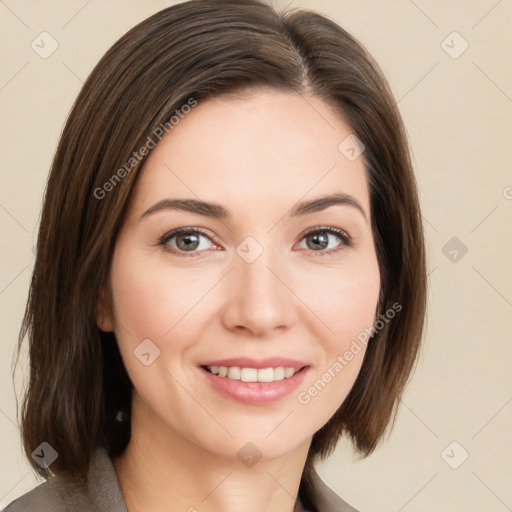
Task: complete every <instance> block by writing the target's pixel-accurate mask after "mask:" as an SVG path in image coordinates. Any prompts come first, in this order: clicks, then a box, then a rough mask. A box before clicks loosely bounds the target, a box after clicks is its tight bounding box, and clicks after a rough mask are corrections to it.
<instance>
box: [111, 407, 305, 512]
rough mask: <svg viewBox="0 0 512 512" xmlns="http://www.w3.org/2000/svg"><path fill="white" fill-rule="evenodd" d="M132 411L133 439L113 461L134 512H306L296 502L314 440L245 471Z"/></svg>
mask: <svg viewBox="0 0 512 512" xmlns="http://www.w3.org/2000/svg"><path fill="white" fill-rule="evenodd" d="M135 402H136V401H135V400H134V404H133V406H132V419H131V438H130V442H129V443H128V446H127V447H126V449H125V451H124V452H123V453H122V454H121V455H120V456H119V457H116V458H114V459H113V463H114V467H115V470H116V473H117V477H118V480H119V484H120V486H121V490H122V492H123V496H124V499H125V502H126V506H127V509H128V511H129V512H143V511H147V510H151V511H154V512H160V511H162V512H164V511H165V512H169V511H180V512H181V511H186V512H199V511H200V512H215V511H218V510H222V511H223V512H235V511H239V510H244V512H261V510H265V511H266V512H302V511H304V508H302V505H301V503H300V500H298V499H297V494H298V489H299V484H300V479H301V475H302V470H303V468H304V464H305V461H306V457H307V452H308V449H309V445H310V442H311V439H308V440H307V441H306V442H304V443H303V444H302V445H300V446H298V447H297V448H296V449H295V450H294V451H293V452H291V453H288V454H286V455H285V456H283V457H279V458H273V459H270V458H265V457H263V458H262V459H260V460H259V461H258V462H257V463H256V464H254V465H252V466H251V467H246V466H245V465H244V464H242V463H241V461H240V460H238V458H236V457H235V458H231V457H221V456H219V455H218V454H216V453H213V451H208V450H206V449H204V447H201V446H198V445H197V444H195V443H193V442H191V441H190V440H188V439H187V438H186V437H184V436H183V435H181V434H180V433H179V432H176V431H175V430H173V429H171V428H170V427H169V426H168V425H162V424H161V423H160V422H159V420H158V419H157V418H155V417H154V416H153V417H151V421H150V422H148V419H147V417H146V416H145V414H143V413H141V411H140V407H137V406H136V403H135Z"/></svg>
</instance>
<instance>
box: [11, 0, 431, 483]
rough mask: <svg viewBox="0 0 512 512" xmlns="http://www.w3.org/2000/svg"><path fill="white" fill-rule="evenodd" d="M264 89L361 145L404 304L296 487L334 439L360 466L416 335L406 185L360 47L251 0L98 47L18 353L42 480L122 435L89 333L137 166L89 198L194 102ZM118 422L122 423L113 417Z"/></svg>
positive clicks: (387, 117) (109, 368)
mask: <svg viewBox="0 0 512 512" xmlns="http://www.w3.org/2000/svg"><path fill="white" fill-rule="evenodd" d="M258 87H269V88H273V89H277V90H280V91H287V92H292V93H299V94H304V93H308V94H312V95H315V96H317V97H319V98H321V99H322V100H324V101H325V102H327V103H328V104H329V105H331V106H332V108H334V109H335V110H336V111H337V112H338V113H339V114H340V115H342V116H343V118H344V119H345V120H346V121H347V122H348V123H349V125H350V127H351V129H352V130H353V133H354V134H355V135H356V136H357V137H358V138H359V139H360V140H361V141H362V142H363V143H364V145H365V152H364V159H365V169H366V172H367V180H368V185H369V192H370V203H371V217H372V231H373V236H374V240H375V246H376V251H377V257H378V263H379V268H380V273H381V295H380V303H379V309H380V312H384V311H386V310H388V309H389V308H391V307H392V304H394V303H399V304H400V305H402V306H403V309H402V311H401V312H400V313H399V314H398V315H396V317H395V318H394V319H393V320H392V321H390V322H386V324H385V326H384V327H383V328H382V329H381V330H379V331H378V332H376V333H375V334H374V336H373V337H372V339H371V340H370V342H369V344H368V348H367V351H366V354H365V358H364V361H363V365H362V368H361V371H360V373H359V375H358V377H357V380H356V382H355V384H354V386H353V388H352V390H351V391H350V393H349V395H348V397H347V398H346V400H345V401H344V402H343V404H342V405H341V407H340V408H339V410H338V411H337V412H336V413H335V414H334V416H333V417H332V418H331V419H330V420H329V421H328V422H327V423H326V424H325V425H324V426H323V427H322V428H321V429H320V430H319V431H318V432H316V433H315V434H314V436H313V441H312V444H311V447H310V450H309V454H308V458H307V461H306V466H305V468H304V472H303V478H302V483H301V485H302V486H303V487H301V489H303V490H304V492H308V489H309V487H308V485H309V483H308V482H309V478H308V475H309V474H310V471H311V469H312V467H313V463H314V461H315V460H316V459H317V458H322V457H325V456H327V455H328V454H329V453H330V452H331V451H332V450H333V449H334V447H335V445H336V443H337V441H338V439H339V437H340V436H341V435H342V434H343V433H345V434H347V435H349V436H350V438H351V439H352V440H353V442H354V445H355V447H356V449H357V450H358V451H359V453H360V454H361V455H363V456H366V455H368V454H369V453H371V452H372V451H373V450H374V448H375V446H376V445H377V443H378V441H379V439H380V438H381V437H382V435H383V433H384V431H385V429H386V427H387V425H388V424H389V423H390V420H391V419H392V418H393V420H394V417H395V414H396V406H397V404H398V402H399V399H400V396H401V393H402V392H403V389H404V386H405V383H406V381H407V379H408V378H409V375H410V373H411V371H412V368H413V366H414V363H415V361H416V358H417V353H418V349H419V346H420V342H421V338H422V331H423V324H424V316H425V308H426V269H425V248H424V239H423V228H422V221H421V214H420V207H419V200H418V195H417V189H416V183H415V178H414V175H413V170H412V164H411V160H410V155H409V150H408V145H407V139H406V134H405V130H404V127H403V124H402V120H401V117H400V114H399V112H398V108H397V106H396V102H395V101H394V99H393V96H392V94H391V91H390V89H389V86H388V84H387V82H386V80H385V78H384V76H383V75H382V72H381V71H380V69H379V67H378V66H377V64H376V63H375V62H374V60H373V58H372V57H371V56H370V55H369V54H368V53H367V51H366V50H365V49H364V47H363V46H362V45H361V44H360V43H359V42H357V41H356V40H355V39H354V38H353V37H352V36H351V35H349V34H348V33H347V32H346V31H345V30H344V29H343V28H341V27H340V26H339V25H337V24H336V23H334V22H333V21H330V20H329V19H328V18H326V17H325V16H322V15H320V14H316V13H313V12H311V11H304V10H294V11H288V12H284V13H278V12H276V11H275V10H274V9H273V8H272V7H270V6H269V5H267V4H266V3H264V2H263V1H258V0H192V1H189V2H185V3H181V4H178V5H175V6H172V7H169V8H166V9H164V10H162V11H160V12H158V13H156V14H155V15H153V16H151V17H149V18H148V19H146V20H144V21H143V22H141V23H139V24H138V25H137V26H135V27H134V28H132V29H131V30H130V31H129V32H127V33H126V34H125V35H124V36H123V37H121V39H119V41H117V42H116V43H115V44H114V45H113V46H112V48H110V50H108V52H107V53H106V54H105V55H104V56H103V58H102V59H101V60H100V62H99V63H98V64H97V65H96V67H95V68H94V70H93V71H92V73H91V74H90V76H89V77H88V79H87V81H86V82H85V84H84V86H83V88H82V90H81V92H80V94H79V95H78V97H77V99H76V101H75V104H74V106H73V108H72V110H71V113H70V115H69V117H68V119H67V121H66V124H65V127H64V130H63V132H62V135H61V138H60V142H59V145H58V147H57V151H56V154H55V157H54V161H53V164H52V167H51V172H50V176H49V180H48V184H47V189H46V193H45V199H44V207H43V211H42V217H41V224H40V229H39V237H38V241H37V257H36V262H35V266H34V270H33V274H32V281H31V284H30V291H29V297H28V302H27V308H26V311H25V316H24V320H23V324H22V328H21V331H20V338H19V344H18V358H19V353H20V349H21V343H22V341H23V339H24V338H25V337H26V336H27V335H28V341H29V356H30V381H29V385H28V387H27V390H26V394H25V396H24V397H23V410H22V420H21V423H22V437H23V445H24V446H23V447H24V450H25V452H26V454H27V458H28V460H29V461H30V462H31V464H32V465H33V467H34V468H35V470H37V472H38V473H39V474H41V475H43V476H44V477H46V478H48V477H49V476H51V474H52V472H53V473H65V474H68V475H70V476H72V477H73V478H77V479H78V480H79V481H82V482H85V481H86V473H87V468H88V466H89V462H90V459H91V455H92V453H93V451H94V449H95V448H96V447H97V446H99V445H101V444H103V445H105V446H107V447H108V449H109V450H110V454H111V455H112V456H114V455H117V454H119V453H121V452H122V451H123V450H124V449H125V447H126V445H127V443H128V441H129V438H130V411H131V389H132V384H131V382H130V379H129V378H128V375H127V373H126V371H125V369H124V366H123V363H122V360H121V357H120V354H119V351H118V348H117V343H116V339H115V336H114V335H113V334H112V333H104V332H101V331H100V330H99V329H98V327H97V325H96V312H97V301H98V294H99V291H100V289H101V288H102V287H103V286H104V285H105V283H107V282H108V276H109V269H110V262H111V256H112V254H113V249H114V245H115V241H116V235H117V233H118V231H119V228H120V226H121V223H122V221H123V214H124V212H125V211H126V207H127V203H128V201H129V199H130V192H131V189H132V188H133V185H134V183H135V180H136V178H137V174H138V171H139V169H140V167H141V165H142V163H143V161H144V159H143V158H142V159H141V160H140V161H137V162H136V163H135V164H133V165H132V167H131V168H130V169H129V171H127V172H126V173H124V175H123V179H122V181H121V182H119V183H116V186H113V187H111V188H112V189H111V190H109V192H108V193H106V194H103V196H104V197H102V198H101V199H100V198H98V194H97V193H95V191H97V190H98V189H101V188H102V187H103V186H104V184H105V183H107V182H109V180H111V179H112V176H113V174H115V173H116V170H118V169H120V168H121V167H122V166H123V165H124V164H125V163H126V162H128V161H130V158H132V154H133V152H134V151H135V150H137V149H138V148H140V147H142V146H143V145H144V144H145V143H146V142H147V140H148V137H149V136H150V134H151V133H153V132H154V130H155V129H157V128H158V127H159V126H161V125H162V124H164V123H167V122H168V121H169V119H170V118H171V117H172V116H173V115H174V114H175V112H176V111H177V110H179V109H180V108H182V107H183V105H185V104H186V103H187V102H188V101H190V99H191V98H194V99H195V100H197V101H199V102H200V101H202V100H206V99H208V98H211V97H217V96H221V95H223V94H229V93H242V94H243V93H244V92H246V91H248V90H250V89H254V88H258ZM340 142H341V141H340ZM120 410H121V411H124V412H125V414H126V418H125V421H118V420H119V418H117V419H116V417H117V416H118V413H119V411H120ZM43 441H46V442H47V443H49V444H50V445H51V446H52V447H53V448H54V449H55V450H56V451H57V452H58V458H57V460H56V461H55V462H54V463H53V464H52V470H51V471H50V470H48V469H42V468H41V467H39V466H38V465H37V464H36V463H35V462H34V461H33V460H32V457H31V453H32V451H33V450H34V449H35V448H36V447H37V446H38V445H39V444H40V443H41V442H43Z"/></svg>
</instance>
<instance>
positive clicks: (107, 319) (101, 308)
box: [96, 288, 114, 332]
mask: <svg viewBox="0 0 512 512" xmlns="http://www.w3.org/2000/svg"><path fill="white" fill-rule="evenodd" d="M96 309H97V315H96V323H97V325H98V327H99V328H100V329H101V330H102V331H105V332H111V331H113V330H114V315H113V313H112V308H111V306H110V302H109V300H108V298H107V293H106V290H105V289H104V288H101V289H100V291H99V293H98V305H97V308H96Z"/></svg>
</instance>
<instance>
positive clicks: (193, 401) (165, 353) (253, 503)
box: [98, 90, 380, 512]
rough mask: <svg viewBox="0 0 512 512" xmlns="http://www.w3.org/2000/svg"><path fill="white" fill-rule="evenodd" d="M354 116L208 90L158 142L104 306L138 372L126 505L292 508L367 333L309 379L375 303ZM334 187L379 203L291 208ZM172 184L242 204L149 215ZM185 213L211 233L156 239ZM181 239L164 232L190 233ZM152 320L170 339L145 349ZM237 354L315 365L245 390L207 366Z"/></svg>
mask: <svg viewBox="0 0 512 512" xmlns="http://www.w3.org/2000/svg"><path fill="white" fill-rule="evenodd" d="M350 133H351V129H350V127H349V126H348V125H347V124H346V123H345V122H344V120H343V119H342V118H341V116H339V115H338V114H335V113H334V112H333V111H332V110H331V109H330V108H329V107H328V106H327V105H326V104H325V103H324V102H322V101H321V100H320V99H318V98H315V97H312V96H303V97H301V96H298V95H293V94H285V93H282V92H277V91H269V90H258V91H255V92H253V93H251V94H250V95H245V96H244V97H243V98H240V97H238V98H235V97H224V98H218V99H213V100H208V101H204V102H201V103H199V105H198V106H197V107H195V108H194V109H193V110H192V112H191V113H190V114H188V115H187V116H185V117H184V118H183V119H182V120H181V121H180V122H179V124H178V125H176V126H175V127H174V129H173V130H172V132H170V133H169V135H167V136H166V137H165V138H164V139H162V141H161V142H160V143H159V144H158V145H157V146H156V148H155V149H153V150H152V151H151V152H150V154H149V156H148V158H147V160H146V161H145V163H144V166H143V169H142V170H141V175H140V176H139V178H138V180H137V182H136V185H135V187H134V189H133V191H132V196H131V201H130V204H129V209H128V212H127V216H126V218H125V221H124V224H123V226H122V228H121V231H120V233H119V236H118V239H117V240H116V246H115V252H114V256H113V261H112V267H111V275H110V283H109V285H110V288H111V293H112V297H113V309H112V310H110V309H109V308H108V306H107V303H106V301H105V300H104V297H105V294H104V293H102V294H101V297H102V298H100V300H99V308H98V322H99V324H100V328H102V329H103V330H106V331H114V332H115V334H116V337H117V340H118V344H119V348H120V351H121V355H122V358H123V361H124V364H125V366H126V369H127V371H128V374H129V376H130V378H131V380H132V382H133V384H134V388H135V389H134V393H133V402H132V403H133V405H132V437H131V440H130V443H129V444H128V446H127V448H126V450H125V452H124V453H123V454H122V455H121V456H120V457H118V458H116V459H115V460H114V466H115V469H116V472H117V475H118V478H119V482H120V485H121V488H122V491H123V494H124V496H125V500H126V503H127V506H128V509H129V511H130V512H139V511H143V510H152V511H164V510H165V511H169V510H176V511H193V510H195V509H196V510H198V511H200V512H213V511H218V510H223V511H225V512H231V511H239V510H244V511H246V512H260V511H261V510H265V511H267V512H283V511H288V512H291V511H292V510H294V503H295V498H296V496H297V492H298V488H299V483H300V477H301V474H302V470H303V467H304V464H305V461H306V456H307V452H308V448H309V445H310V442H311V439H312V436H313V434H314V433H315V432H316V431H317V430H319V429H320V428H321V427H322V426H323V425H324V424H325V423H326V422H327V421H328V420H329V418H330V417H331V416H332V415H333V414H334V413H335V411H336V410H337V409H338V407H339V406H340V405H341V403H342V402H343V400H344V399H345V397H346V396H347V394H348V392H349V391H350V389H351V387H352V385H353V383H354V381H355V379H356V377H357V374H358V372H359V370H360V367H361V363H362V359H363V355H364V352H365V351H364V349H363V350H361V351H360V352H358V353H357V354H356V355H354V358H353V359H352V360H351V361H350V363H349V364H347V365H346V366H345V367H344V368H343V371H341V372H340V373H339V374H337V375H336V377H335V378H334V379H332V382H331V383H329V384H327V385H326V386H325V388H324V389H323V390H322V391H321V392H320V393H319V394H318V396H316V397H315V398H313V399H312V400H311V401H310V402H309V403H308V404H307V405H304V404H301V403H299V401H298V399H297V394H298V392H299V391H301V390H307V389H308V388H309V387H310V386H312V385H313V383H314V382H315V381H317V380H318V379H320V378H321V376H322V374H323V373H324V372H325V371H326V370H327V369H328V368H329V367H330V366H332V364H333V363H334V362H335V361H336V359H337V357H338V356H339V355H342V354H343V353H344V352H345V351H346V350H347V349H349V347H350V344H351V342H352V341H353V340H354V339H355V338H356V336H357V335H358V334H359V333H360V332H361V331H363V330H364V328H365V327H370V326H372V325H373V324H374V322H375V315H376V311H377V302H378V295H379V289H380V275H379V269H378V263H377V256H376V252H375V247H374V240H373V236H372V231H371V224H370V220H371V219H370V203H369V194H368V188H367V182H366V175H365V168H364V162H363V158H362V157H360V158H357V159H356V160H355V161H349V160H348V159H347V158H346V157H345V156H344V155H343V154H342V153H341V152H340V151H339V150H338V145H339V144H340V142H341V141H342V140H343V139H345V137H347V136H348V135H349V134H350ZM334 192H344V193H346V194H350V195H351V196H353V197H354V198H355V199H356V200H357V201H358V202H359V203H360V205H361V206H362V208H363V210H364V212H365V214H366V219H365V218H364V216H363V215H362V214H361V212H359V211H358V210H357V209H356V208H354V207H353V206H350V205H335V206H331V207H329V208H327V209H325V210H323V211H319V212H315V213H312V214H310V215H306V216H304V217H297V218H294V219H290V218H289V217H288V213H289V210H290V209H291V208H292V207H293V206H294V205H295V204H296V203H297V202H299V201H303V200H308V199H313V198H317V197H319V196H324V195H330V194H333V193H334ZM164 198H193V199H201V200H206V201H214V202H217V203H220V204H222V205H223V206H224V207H225V208H227V209H228V210H229V211H230V212H231V215H232V218H230V219H222V220H220V219H214V218H209V217H205V216H203V215H198V214H194V213H190V212H184V211H177V210H160V211H158V212H154V213H152V214H151V215H147V216H144V217H142V218H141V216H142V214H143V213H144V212H145V211H146V210H148V209H149V208H150V207H151V206H152V205H154V204H155V203H157V202H158V201H160V200H161V199H164ZM318 226H329V227H330V226H332V227H335V228H339V229H342V230H344V231H345V232H346V233H348V234H349V235H350V237H351V238H352V240H353V246H352V247H348V246H345V245H344V243H343V242H342V240H341V239H339V238H338V237H337V236H336V235H333V234H328V233H325V231H321V230H320V231H321V232H322V233H324V236H328V242H329V246H328V248H327V249H322V248H321V249H315V246H314V242H311V240H310V239H311V237H309V240H310V241H309V243H308V237H305V236H304V233H305V232H306V231H308V230H309V229H310V228H316V227H318ZM180 227H201V228H203V229H205V230H206V231H207V232H208V233H210V234H211V237H208V238H207V237H204V236H202V235H200V246H199V247H198V248H196V249H195V252H194V253H193V256H190V254H191V253H190V252H186V251H183V250H182V251H181V255H177V254H173V253H171V252H166V251H165V250H164V249H163V246H161V245H159V244H158V241H159V239H160V238H161V237H162V236H163V235H165V234H167V233H168V232H170V231H171V230H173V229H176V228H180ZM247 236H252V237H253V238H254V239H255V240H257V242H258V243H259V244H260V245H261V246H262V247H263V253H262V254H261V255H260V256H259V257H258V258H257V259H256V260H255V261H254V262H252V263H250V264H249V263H247V262H246V261H244V259H242V258H241V257H240V256H239V255H238V254H237V252H235V250H236V248H237V247H238V246H239V244H240V243H241V242H242V241H243V240H244V239H245V238H246V237H247ZM178 238H179V237H178ZM176 243H177V237H175V238H174V239H172V240H171V241H169V242H168V245H172V247H174V248H175V249H176V250H178V251H179V249H177V247H183V245H184V244H183V243H182V245H181V246H177V245H176ZM330 249H337V250H336V251H335V252H332V253H331V254H330V255H327V254H326V255H324V256H322V255H320V252H325V251H328V250H330ZM100 319H101V322H100ZM148 338H149V339H150V340H151V341H152V342H153V343H154V344H155V345H156V346H157V347H158V348H159V350H160V356H159V357H158V358H157V359H156V360H155V361H154V362H153V363H152V364H150V365H149V366H145V365H143V364H142V363H141V362H140V360H139V359H138V358H137V357H135V356H134V353H133V351H134V349H135V348H136V347H137V346H138V345H139V344H140V343H141V342H142V340H145V339H148ZM237 356H249V357H254V358H263V357H268V356H282V357H290V358H294V359H299V360H302V361H305V362H307V363H308V364H309V365H310V369H309V371H308V373H307V374H306V376H305V379H304V382H303V383H302V385H301V386H300V387H299V389H298V390H296V391H294V392H292V393H291V394H289V395H287V396H285V397H283V398H281V399H279V400H278V401H277V402H274V403H271V404H268V405H249V404H243V403H239V402H235V401H233V400H231V399H229V398H226V397H224V396H222V395H220V394H219V393H218V392H217V391H215V390H214V389H213V388H211V387H210V386H209V384H208V383H207V382H206V380H205V379H204V378H201V374H200V372H202V370H200V369H199V368H198V363H199V362H200V361H204V360H207V359H220V358H229V357H237ZM248 442H252V443H253V444H254V445H255V446H256V447H257V448H258V450H259V451H260V452H261V454H262V458H261V460H260V461H259V462H257V463H256V464H255V465H254V466H252V467H250V468H248V467H245V466H244V465H243V464H242V463H241V462H240V460H239V459H238V458H237V452H238V451H239V450H240V449H241V448H242V447H243V446H244V445H245V444H246V443H248ZM192 507H194V508H192ZM296 510H300V508H298V504H297V508H296Z"/></svg>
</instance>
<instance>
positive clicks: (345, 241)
mask: <svg viewBox="0 0 512 512" xmlns="http://www.w3.org/2000/svg"><path fill="white" fill-rule="evenodd" d="M185 233H186V234H194V233H201V234H202V235H203V236H205V237H206V238H208V239H209V240H210V241H211V242H214V243H217V242H216V241H215V239H213V240H212V237H211V235H210V234H209V233H208V232H207V231H205V230H204V229H202V228H198V227H189V228H178V229H175V230H173V231H170V232H169V233H166V234H165V235H163V236H162V237H161V238H160V239H159V241H158V245H160V246H161V247H162V250H163V251H164V252H167V253H172V254H175V255H177V256H184V257H192V258H194V257H197V256H199V255H200V254H201V252H203V251H196V252H194V251H192V252H190V253H188V254H187V253H186V252H185V251H178V250H176V249H174V248H173V247H170V246H169V244H168V243H169V240H171V239H172V238H174V237H176V236H178V235H182V234H185ZM316 233H330V234H331V235H335V236H337V237H338V238H339V239H340V240H341V242H342V243H341V244H340V246H339V247H337V248H335V249H329V250H322V251H311V252H313V253H316V254H315V256H331V255H332V254H333V253H336V252H338V251H340V250H341V248H340V247H343V246H345V247H352V246H353V241H352V238H351V237H350V235H349V234H348V233H346V232H345V231H343V230H342V229H338V228H334V227H329V226H317V227H314V228H311V229H310V230H309V231H307V232H306V233H304V234H303V235H302V237H301V239H300V241H302V240H303V239H304V238H306V237H308V236H309V235H312V234H316Z"/></svg>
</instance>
